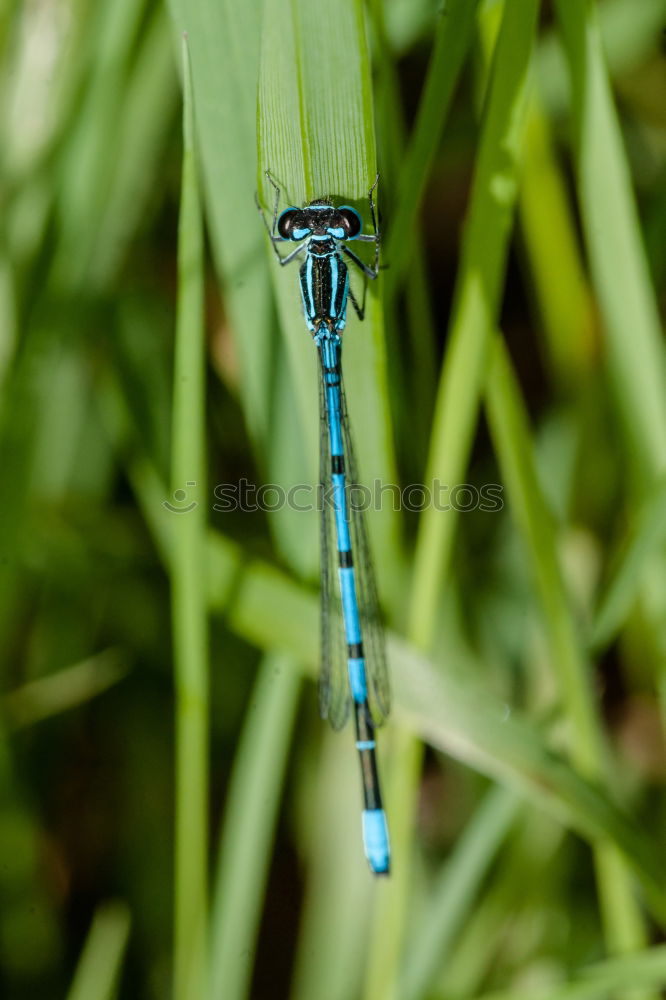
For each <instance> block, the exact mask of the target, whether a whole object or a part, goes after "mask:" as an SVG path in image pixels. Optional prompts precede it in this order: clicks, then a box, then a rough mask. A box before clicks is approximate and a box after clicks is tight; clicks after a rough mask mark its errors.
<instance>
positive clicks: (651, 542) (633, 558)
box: [590, 480, 666, 649]
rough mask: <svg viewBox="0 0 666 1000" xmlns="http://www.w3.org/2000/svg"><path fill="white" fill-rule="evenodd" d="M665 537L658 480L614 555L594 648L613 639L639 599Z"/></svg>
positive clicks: (664, 505)
mask: <svg viewBox="0 0 666 1000" xmlns="http://www.w3.org/2000/svg"><path fill="white" fill-rule="evenodd" d="M664 538H666V483H665V482H664V481H663V480H658V482H657V483H656V484H655V486H654V488H653V489H652V490H651V491H650V493H649V494H648V497H647V499H646V500H645V502H644V504H643V505H642V507H640V508H639V510H638V511H637V513H636V515H635V517H634V523H633V525H632V526H631V528H630V531H629V532H628V535H627V537H626V539H625V541H624V543H623V546H622V551H621V553H620V554H619V555H617V556H616V560H615V566H614V568H613V572H612V573H611V576H610V578H609V580H608V582H607V584H606V585H605V587H604V589H603V592H602V594H601V597H600V598H599V603H598V606H597V610H596V613H595V616H594V621H593V622H592V627H591V629H590V643H591V645H592V646H593V648H595V649H599V648H601V647H603V646H607V645H608V644H609V643H610V642H612V640H613V639H614V638H615V636H616V635H617V633H618V632H619V631H620V629H621V628H622V626H623V625H624V623H625V621H626V619H627V617H628V615H629V614H630V612H631V610H632V607H633V605H634V603H635V601H636V600H637V599H638V597H639V595H640V592H641V587H642V585H643V584H644V582H645V574H646V572H647V571H648V570H649V567H650V564H651V563H653V562H654V554H655V552H656V551H658V549H659V547H660V545H661V543H662V542H663V540H664Z"/></svg>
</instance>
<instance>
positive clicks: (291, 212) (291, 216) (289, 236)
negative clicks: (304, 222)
mask: <svg viewBox="0 0 666 1000" xmlns="http://www.w3.org/2000/svg"><path fill="white" fill-rule="evenodd" d="M297 215H300V212H299V210H298V209H297V208H285V210H284V212H282V213H281V215H280V218H279V219H278V222H277V231H278V233H279V234H280V236H281V237H282V239H283V240H293V239H294V238H295V237H294V235H293V233H294V228H301V227H295V226H294V223H295V221H296V216H297Z"/></svg>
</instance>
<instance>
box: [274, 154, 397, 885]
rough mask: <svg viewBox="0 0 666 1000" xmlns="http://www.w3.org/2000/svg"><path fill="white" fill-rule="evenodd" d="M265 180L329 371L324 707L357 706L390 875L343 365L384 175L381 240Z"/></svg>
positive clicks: (367, 798)
mask: <svg viewBox="0 0 666 1000" xmlns="http://www.w3.org/2000/svg"><path fill="white" fill-rule="evenodd" d="M266 176H267V178H268V180H269V182H270V183H271V185H272V186H273V189H274V191H275V200H274V205H273V221H272V225H269V223H268V221H267V220H266V217H265V215H264V212H263V210H262V208H261V205H260V204H259V202H258V200H257V205H258V207H259V211H260V214H261V217H262V219H263V222H264V225H265V227H266V230H267V232H268V235H269V237H270V240H271V246H272V247H273V251H274V253H275V256H276V257H277V259H278V261H279V262H280V264H281V265H285V264H289V263H290V262H291V261H293V260H296V259H297V258H299V257H301V256H302V257H303V260H302V264H301V268H300V288H301V297H302V300H303V310H304V313H305V322H306V325H307V328H308V330H309V331H310V333H311V334H312V339H313V340H314V343H315V346H316V348H317V351H318V354H319V362H320V364H319V371H320V380H319V407H320V419H321V439H320V482H321V498H322V516H321V675H320V680H319V706H320V709H321V714H322V716H324V718H327V719H328V720H329V722H330V723H331V725H332V726H333V728H334V729H341V728H342V726H343V725H344V724H345V722H346V721H347V719H348V717H349V713H350V709H351V708H352V706H353V711H354V721H355V725H356V747H357V749H358V752H359V757H360V762H361V777H362V782H363V799H364V809H363V844H364V848H365V855H366V857H367V859H368V863H369V864H370V868H371V869H372V871H373V872H374V873H375V874H378V875H380V874H382V875H383V874H388V871H389V864H390V850H389V838H388V827H387V824H386V815H385V813H384V808H383V805H382V798H381V791H380V786H379V776H378V773H377V759H376V754H375V728H376V726H377V725H379V724H381V723H382V722H383V721H384V719H385V718H386V716H387V714H388V712H389V709H390V692H389V682H388V673H387V668H386V655H385V651H384V638H383V632H382V628H381V622H380V616H379V606H378V601H377V590H376V587H375V579H374V574H373V571H372V563H371V559H370V547H369V544H368V535H367V531H366V527H365V523H364V519H363V513H362V511H361V510H360V509H359V506H358V505H355V504H354V503H353V502H352V501H353V497H352V491H353V487H354V485H355V484H356V483H357V481H358V479H357V471H356V462H355V459H354V449H353V445H352V440H351V434H350V430H349V419H348V415H347V404H346V399H345V391H344V384H343V380H342V366H341V353H342V331H343V330H344V328H345V323H346V316H347V303H348V301H351V303H352V306H353V307H354V309H355V311H356V313H357V315H358V317H359V319H363V316H364V313H365V300H366V292H367V284H368V279H374V278H376V277H377V275H378V273H379V246H380V233H379V230H378V228H377V220H376V214H375V203H374V199H373V194H374V191H375V188H376V186H377V181H378V180H379V175H378V176H377V179H376V180H375V183H374V184H373V186H372V187H371V188H370V191H369V192H368V202H369V206H370V217H371V220H372V229H373V232H372V234H370V233H364V232H363V231H362V230H363V223H362V220H361V216H360V215H359V213H358V212H357V211H356V209H355V208H352V207H351V206H350V205H341V206H340V207H337V208H336V207H335V206H334V205H333V204H332V202H331V199H330V198H320V199H317V200H315V201H311V202H309V203H308V204H307V205H305V206H303V207H302V208H295V207H293V206H292V207H289V208H286V209H285V210H284V211H282V212H281V213H280V214H279V216H278V208H279V204H280V188H279V187H278V185H277V183H276V182H275V181H274V180H273V178H272V177H271V175H270V173H269V172H267V173H266ZM351 240H356V241H358V242H362V243H372V244H374V261H373V263H372V266H369V265H368V264H366V263H364V262H363V261H362V260H361V258H360V257H358V256H357V255H356V254H355V253H354V251H353V250H351V249H350V248H349V246H347V243H348V242H349V241H351ZM284 242H292V243H296V244H298V245H297V246H296V247H295V248H294V249H293V250H291V251H290V252H289V253H287V254H286V255H285V256H284V257H283V256H282V255H281V254H280V251H279V249H278V244H280V243H284ZM346 261H351V263H352V264H353V265H354V266H355V267H356V268H357V269H358V270H359V271H360V272H361V273H362V275H363V278H364V284H363V298H362V300H361V302H360V303H359V302H358V301H357V299H356V296H355V295H354V293H353V291H352V289H351V287H350V284H349V270H348V267H347V263H346ZM335 566H337V576H338V585H337V586H336V585H335V582H334V577H335Z"/></svg>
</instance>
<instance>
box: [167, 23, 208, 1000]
mask: <svg viewBox="0 0 666 1000" xmlns="http://www.w3.org/2000/svg"><path fill="white" fill-rule="evenodd" d="M183 85H184V86H183V98H184V112H183V180H182V202H181V214H180V225H179V240H178V282H179V284H178V312H177V319H176V345H175V365H174V398H173V427H172V435H173V438H172V459H171V482H172V490H173V492H174V494H175V495H177V494H176V491H177V490H183V491H185V493H186V495H187V499H188V501H189V503H191V504H195V506H194V507H193V508H192V509H191V510H189V511H182V512H178V513H176V514H173V515H172V517H173V519H174V523H173V551H172V557H171V563H170V570H171V593H172V616H173V647H174V669H175V675H176V861H175V864H176V874H175V894H176V903H175V906H176V910H175V958H174V964H175V969H174V998H175V1000H187V998H190V997H192V996H193V995H194V996H204V995H205V982H206V954H205V943H206V921H207V906H208V902H207V900H208V888H207V883H208V877H207V869H208V727H209V719H208V716H209V708H208V628H207V605H206V590H205V573H204V566H205V558H206V555H205V535H206V515H207V500H206V498H207V489H206V472H205V462H206V460H205V424H204V411H205V367H204V358H205V353H204V352H205V338H204V325H203V316H204V311H203V302H204V300H203V228H202V219H201V211H200V206H199V192H198V184H197V160H196V152H195V141H194V108H193V104H192V89H191V82H190V69H189V57H188V50H187V42H186V40H184V41H183Z"/></svg>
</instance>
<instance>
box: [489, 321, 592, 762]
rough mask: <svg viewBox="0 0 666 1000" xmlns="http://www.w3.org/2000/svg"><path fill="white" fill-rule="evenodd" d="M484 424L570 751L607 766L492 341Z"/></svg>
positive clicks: (515, 407)
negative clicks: (540, 622) (534, 594)
mask: <svg viewBox="0 0 666 1000" xmlns="http://www.w3.org/2000/svg"><path fill="white" fill-rule="evenodd" d="M487 406H488V422H489V425H490V430H491V434H492V436H493V441H494V445H495V450H496V452H497V455H498V459H499V464H500V469H501V472H502V479H503V481H504V483H506V486H507V490H508V493H509V498H510V501H511V505H512V508H513V511H514V515H515V517H516V519H517V521H518V525H519V528H520V530H521V533H522V534H523V537H524V540H525V547H526V549H527V551H528V553H529V555H530V558H531V560H532V565H533V571H534V575H535V578H536V582H537V587H538V591H539V595H540V600H541V605H542V608H543V613H544V617H545V620H546V630H547V637H548V642H549V646H550V659H551V664H552V669H553V670H554V671H556V672H557V677H558V681H559V690H560V692H561V696H562V699H563V704H564V709H565V712H566V714H567V717H568V718H569V719H570V721H571V726H572V731H571V738H570V743H571V752H572V754H573V758H574V760H575V761H576V763H577V765H578V766H579V767H580V768H581V770H582V771H583V773H585V774H587V775H590V776H594V777H597V776H598V775H599V774H600V773H603V771H604V769H605V767H604V765H605V754H606V750H605V745H604V738H603V736H602V733H601V727H600V724H599V719H598V716H597V712H596V709H595V704H594V699H593V697H592V686H591V683H590V672H589V664H587V663H586V662H585V658H584V654H583V649H582V645H581V642H580V636H579V635H578V632H577V629H576V626H575V622H574V618H573V613H572V609H571V607H570V603H569V598H568V595H567V593H566V588H565V585H564V580H563V578H562V573H561V570H560V566H559V562H558V556H557V548H556V541H555V538H556V528H555V522H554V519H553V516H552V513H551V511H550V509H549V508H548V505H547V503H546V500H545V498H544V496H543V493H542V491H541V488H540V485H539V481H538V478H537V472H536V468H535V465H534V460H533V457H532V447H531V442H530V433H529V428H528V424H527V416H526V413H525V410H524V405H523V402H522V398H521V395H520V389H519V387H518V385H517V382H516V378H515V375H514V372H513V369H512V366H511V361H510V359H509V356H508V352H507V349H506V347H505V345H504V343H503V341H502V339H501V337H499V336H498V338H497V339H496V341H495V351H494V357H493V364H492V366H491V370H490V375H489V379H488V387H487Z"/></svg>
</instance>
